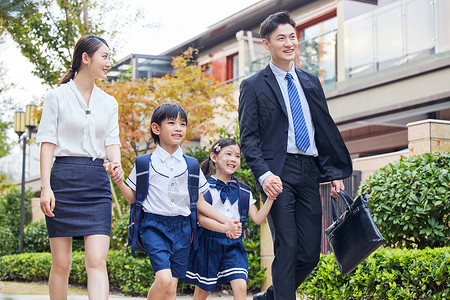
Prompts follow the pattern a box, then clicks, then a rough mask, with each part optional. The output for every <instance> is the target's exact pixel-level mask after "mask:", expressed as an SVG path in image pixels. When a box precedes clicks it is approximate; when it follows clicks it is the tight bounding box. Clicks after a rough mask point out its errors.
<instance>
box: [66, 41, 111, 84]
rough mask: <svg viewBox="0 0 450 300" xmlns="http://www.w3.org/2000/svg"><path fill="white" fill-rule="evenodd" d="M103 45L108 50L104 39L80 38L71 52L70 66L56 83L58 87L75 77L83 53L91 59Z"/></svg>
mask: <svg viewBox="0 0 450 300" xmlns="http://www.w3.org/2000/svg"><path fill="white" fill-rule="evenodd" d="M102 44H104V45H106V47H108V48H109V46H108V44H107V43H106V41H105V40H104V39H102V38H101V37H98V36H95V35H84V36H82V37H81V38H80V39H79V40H78V41H77V43H76V44H75V48H74V50H73V57H72V64H71V66H70V68H69V70H68V71H67V73H66V74H64V76H63V77H62V79H61V81H60V82H59V83H58V86H60V85H61V84H63V83H66V82H69V81H70V79H73V78H74V77H75V74H76V73H77V72H78V70H79V69H80V67H81V61H82V57H83V53H84V52H86V53H87V55H89V57H92V56H93V55H94V53H95V52H96V51H97V50H98V48H100V47H101V45H102Z"/></svg>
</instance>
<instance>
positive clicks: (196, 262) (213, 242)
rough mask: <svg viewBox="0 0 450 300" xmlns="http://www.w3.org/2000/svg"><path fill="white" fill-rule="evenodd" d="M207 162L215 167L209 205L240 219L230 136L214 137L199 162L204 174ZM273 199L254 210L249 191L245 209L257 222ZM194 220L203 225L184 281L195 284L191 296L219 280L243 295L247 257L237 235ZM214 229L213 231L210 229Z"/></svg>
mask: <svg viewBox="0 0 450 300" xmlns="http://www.w3.org/2000/svg"><path fill="white" fill-rule="evenodd" d="M210 163H211V164H212V165H213V166H214V167H215V170H216V172H215V175H213V176H211V177H209V178H208V182H209V184H210V188H209V192H210V194H211V199H212V206H213V207H215V208H216V209H217V210H218V211H220V212H221V213H222V214H224V215H225V216H227V217H229V218H231V219H232V220H236V219H240V215H239V199H238V198H239V188H238V186H239V185H242V183H238V181H237V179H236V178H234V177H233V174H234V173H235V172H236V171H237V170H238V169H239V166H240V164H241V148H240V146H239V144H238V143H237V142H236V141H235V140H233V139H230V138H224V139H220V140H218V141H216V142H215V143H214V144H213V145H212V148H211V151H210V154H209V158H208V160H206V161H205V162H204V163H203V164H202V171H203V172H204V174H205V176H206V177H208V176H209V175H210V173H211V169H210ZM273 201H274V199H267V201H266V202H265V203H264V205H263V207H262V208H261V209H260V210H259V211H258V209H257V208H256V206H255V202H256V200H255V199H253V197H252V195H251V193H250V198H249V202H250V203H249V213H248V215H249V216H250V218H252V220H253V222H255V223H256V224H261V223H262V221H263V220H264V219H265V218H266V216H267V214H268V213H269V211H270V208H271V207H272V204H273ZM198 221H199V223H200V225H201V226H202V227H207V228H209V229H212V230H207V229H204V232H203V234H202V237H201V240H200V246H199V250H198V251H197V252H192V253H191V257H190V259H189V267H188V271H187V273H186V278H185V279H184V281H185V282H187V283H191V284H195V285H196V287H195V291H194V300H200V299H206V297H207V296H208V292H209V291H213V290H214V289H215V287H216V286H217V285H219V284H224V283H228V282H230V283H231V288H232V290H233V295H234V299H235V300H238V299H246V295H247V282H246V280H247V273H248V260H247V252H246V251H245V248H244V244H243V242H242V235H241V238H239V239H229V238H227V235H225V234H224V233H220V232H218V231H220V230H216V229H215V228H218V229H220V228H219V227H218V226H220V224H219V223H218V222H216V221H214V220H212V219H210V218H207V217H205V216H204V215H202V214H199V216H198ZM214 230H216V231H214Z"/></svg>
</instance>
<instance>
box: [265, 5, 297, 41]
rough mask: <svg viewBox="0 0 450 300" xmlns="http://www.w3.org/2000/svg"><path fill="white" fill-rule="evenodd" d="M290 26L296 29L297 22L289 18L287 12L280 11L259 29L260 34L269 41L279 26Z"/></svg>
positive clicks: (266, 20)
mask: <svg viewBox="0 0 450 300" xmlns="http://www.w3.org/2000/svg"><path fill="white" fill-rule="evenodd" d="M282 24H290V25H292V27H294V29H295V21H294V20H293V19H292V18H291V16H289V13H288V12H287V11H280V12H277V13H274V14H272V15H270V16H268V17H267V18H266V19H265V20H264V21H263V22H262V23H261V26H260V28H259V34H260V35H261V37H262V38H263V39H266V40H269V38H270V35H271V34H272V32H274V31H275V30H277V28H278V26H279V25H282Z"/></svg>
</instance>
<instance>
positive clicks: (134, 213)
mask: <svg viewBox="0 0 450 300" xmlns="http://www.w3.org/2000/svg"><path fill="white" fill-rule="evenodd" d="M151 156H152V154H151V153H147V154H143V155H139V156H138V157H136V202H135V203H133V204H131V205H130V218H129V220H128V245H130V246H131V253H132V254H135V252H147V251H146V250H145V247H144V244H143V243H142V241H141V238H140V236H139V224H140V223H141V221H142V219H143V217H144V211H143V209H142V201H144V200H145V198H146V197H147V193H148V181H149V166H150V162H151ZM183 157H184V159H185V160H186V163H187V166H188V190H189V197H190V202H191V204H190V209H191V216H190V219H191V228H192V238H193V241H192V243H193V246H194V249H197V248H198V237H197V200H198V183H199V176H200V164H199V163H198V160H197V159H195V158H193V157H190V156H186V155H183Z"/></svg>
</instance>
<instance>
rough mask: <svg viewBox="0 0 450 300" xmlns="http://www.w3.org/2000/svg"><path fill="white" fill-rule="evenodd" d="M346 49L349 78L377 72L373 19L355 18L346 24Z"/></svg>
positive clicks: (346, 65) (346, 68) (346, 70)
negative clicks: (375, 67)
mask: <svg viewBox="0 0 450 300" xmlns="http://www.w3.org/2000/svg"><path fill="white" fill-rule="evenodd" d="M344 49H345V51H344V52H345V73H346V77H347V78H352V77H354V76H359V75H363V74H368V73H372V72H374V71H375V69H374V64H373V58H374V44H373V31H372V20H371V19H368V18H355V19H353V20H351V21H348V22H346V23H345V24H344Z"/></svg>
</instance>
